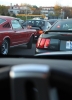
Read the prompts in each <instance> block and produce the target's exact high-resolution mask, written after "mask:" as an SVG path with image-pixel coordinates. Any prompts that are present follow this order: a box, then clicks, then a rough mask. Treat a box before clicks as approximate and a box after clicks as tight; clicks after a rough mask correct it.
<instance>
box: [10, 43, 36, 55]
mask: <svg viewBox="0 0 72 100" xmlns="http://www.w3.org/2000/svg"><path fill="white" fill-rule="evenodd" d="M35 47H36V44H35V43H33V45H32V49H27V48H26V46H19V47H15V48H11V49H10V50H9V54H8V55H34V54H35Z"/></svg>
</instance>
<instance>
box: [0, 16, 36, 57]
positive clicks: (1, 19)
mask: <svg viewBox="0 0 72 100" xmlns="http://www.w3.org/2000/svg"><path fill="white" fill-rule="evenodd" d="M34 34H36V30H33V29H24V28H23V27H22V26H21V24H20V23H19V22H18V21H17V20H16V18H14V17H8V16H0V53H1V54H2V55H7V54H8V51H9V48H10V47H15V46H18V45H23V44H26V45H27V48H28V49H31V48H32V40H33V37H34Z"/></svg>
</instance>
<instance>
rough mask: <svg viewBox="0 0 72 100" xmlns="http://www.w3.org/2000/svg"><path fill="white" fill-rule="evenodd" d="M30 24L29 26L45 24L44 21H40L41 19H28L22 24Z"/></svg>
mask: <svg viewBox="0 0 72 100" xmlns="http://www.w3.org/2000/svg"><path fill="white" fill-rule="evenodd" d="M26 23H27V25H31V26H45V21H41V20H29V21H27V22H25V23H24V25H26Z"/></svg>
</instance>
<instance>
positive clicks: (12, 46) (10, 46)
mask: <svg viewBox="0 0 72 100" xmlns="http://www.w3.org/2000/svg"><path fill="white" fill-rule="evenodd" d="M26 44H27V43H22V44H18V45H14V46H10V48H13V47H17V46H20V45H26Z"/></svg>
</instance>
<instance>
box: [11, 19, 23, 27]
mask: <svg viewBox="0 0 72 100" xmlns="http://www.w3.org/2000/svg"><path fill="white" fill-rule="evenodd" d="M11 23H12V27H13V29H22V26H21V25H20V23H19V22H18V21H17V20H12V21H11Z"/></svg>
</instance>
